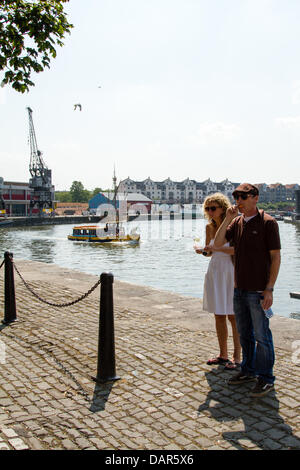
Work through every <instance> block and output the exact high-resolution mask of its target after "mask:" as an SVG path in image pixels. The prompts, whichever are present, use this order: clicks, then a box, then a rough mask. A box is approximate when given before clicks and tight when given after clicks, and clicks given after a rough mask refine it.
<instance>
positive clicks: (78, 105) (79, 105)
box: [74, 103, 81, 111]
mask: <svg viewBox="0 0 300 470" xmlns="http://www.w3.org/2000/svg"><path fill="white" fill-rule="evenodd" d="M77 107H78V108H79V109H80V111H81V104H80V103H78V104H74V111H75V109H76V108H77Z"/></svg>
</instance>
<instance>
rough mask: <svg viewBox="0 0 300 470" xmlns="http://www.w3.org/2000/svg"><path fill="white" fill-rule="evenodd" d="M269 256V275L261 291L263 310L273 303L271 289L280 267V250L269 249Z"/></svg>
mask: <svg viewBox="0 0 300 470" xmlns="http://www.w3.org/2000/svg"><path fill="white" fill-rule="evenodd" d="M270 256H271V266H270V276H269V281H268V283H267V285H266V288H265V290H264V291H263V297H264V299H263V301H262V304H261V305H262V308H263V309H264V310H268V308H270V307H271V305H272V304H273V291H272V290H271V289H273V287H274V285H275V282H276V279H277V277H278V273H279V268H280V261H281V256H280V250H270Z"/></svg>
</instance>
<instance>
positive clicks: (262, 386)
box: [249, 378, 274, 398]
mask: <svg viewBox="0 0 300 470" xmlns="http://www.w3.org/2000/svg"><path fill="white" fill-rule="evenodd" d="M272 390H274V384H270V383H268V382H265V381H264V379H262V378H259V379H258V381H257V384H256V385H255V387H254V388H253V389H252V390H251V392H250V393H249V396H250V397H254V398H255V397H264V396H265V395H267V393H269V392H271V391H272Z"/></svg>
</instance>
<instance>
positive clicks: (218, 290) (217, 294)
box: [203, 240, 234, 315]
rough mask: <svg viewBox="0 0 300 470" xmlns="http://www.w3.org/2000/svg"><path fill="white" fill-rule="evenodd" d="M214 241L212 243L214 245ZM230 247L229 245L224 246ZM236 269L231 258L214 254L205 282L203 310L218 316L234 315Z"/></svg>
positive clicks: (219, 253)
mask: <svg viewBox="0 0 300 470" xmlns="http://www.w3.org/2000/svg"><path fill="white" fill-rule="evenodd" d="M213 243H214V240H211V241H210V245H213ZM223 246H224V248H227V247H229V243H225V245H223ZM233 290H234V268H233V263H232V260H231V256H230V255H228V254H227V253H223V252H221V251H220V252H214V253H213V254H212V256H211V259H210V262H209V265H208V269H207V273H206V275H205V280H204V293H203V310H205V311H207V312H211V313H215V314H216V315H234V311H233Z"/></svg>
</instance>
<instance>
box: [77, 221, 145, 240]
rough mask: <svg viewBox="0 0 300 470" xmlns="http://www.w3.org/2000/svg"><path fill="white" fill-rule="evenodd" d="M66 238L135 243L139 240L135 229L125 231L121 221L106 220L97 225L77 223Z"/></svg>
mask: <svg viewBox="0 0 300 470" xmlns="http://www.w3.org/2000/svg"><path fill="white" fill-rule="evenodd" d="M68 240H73V241H79V242H93V243H117V244H118V243H120V244H124V243H127V244H130V245H136V244H138V243H139V241H140V235H139V234H138V233H137V232H136V229H132V230H131V232H130V233H126V230H125V227H123V225H122V223H121V222H107V223H103V224H99V225H77V226H75V227H73V233H72V235H68Z"/></svg>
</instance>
